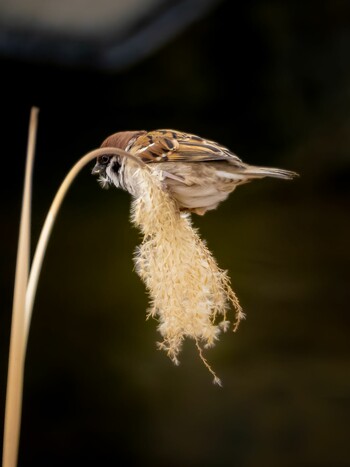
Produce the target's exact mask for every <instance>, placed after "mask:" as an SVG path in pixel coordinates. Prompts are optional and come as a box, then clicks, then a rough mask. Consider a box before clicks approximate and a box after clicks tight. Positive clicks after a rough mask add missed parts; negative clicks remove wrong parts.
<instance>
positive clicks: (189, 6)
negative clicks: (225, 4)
mask: <svg viewBox="0 0 350 467" xmlns="http://www.w3.org/2000/svg"><path fill="white" fill-rule="evenodd" d="M218 1H219V0H128V1H127V2H126V1H123V0H115V1H109V0H102V1H101V0H100V1H98V2H96V1H94V0H83V1H82V2H74V1H70V0H63V1H59V2H49V3H48V2H46V4H45V2H44V4H43V3H42V2H41V1H40V0H30V1H26V0H3V1H2V2H1V4H0V53H2V54H3V55H6V56H10V57H16V58H26V59H30V60H34V59H39V60H44V61H47V62H52V63H62V64H74V65H84V66H88V67H90V68H101V69H113V70H119V69H121V68H124V67H126V66H128V65H131V64H133V63H136V62H137V61H139V60H140V59H141V58H144V57H146V56H148V55H150V54H151V53H152V52H154V51H155V50H156V49H158V48H159V47H161V46H162V45H163V44H164V43H166V42H167V41H168V40H169V39H171V38H172V37H174V36H175V35H177V34H179V32H181V31H182V30H183V29H184V28H185V27H187V26H188V25H189V24H191V23H192V22H193V21H195V20H196V19H199V18H200V17H202V16H203V15H204V14H205V13H206V12H207V11H208V10H209V9H210V7H211V6H212V5H213V4H215V3H218ZM47 3H48V4H47Z"/></svg>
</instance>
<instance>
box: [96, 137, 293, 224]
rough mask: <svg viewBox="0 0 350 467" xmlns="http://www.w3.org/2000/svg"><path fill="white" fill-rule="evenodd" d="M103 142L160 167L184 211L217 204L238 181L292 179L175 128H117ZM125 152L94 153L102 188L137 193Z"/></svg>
mask: <svg viewBox="0 0 350 467" xmlns="http://www.w3.org/2000/svg"><path fill="white" fill-rule="evenodd" d="M101 147H102V148H103V147H112V148H119V149H123V150H124V151H126V152H129V153H130V154H133V155H134V156H137V157H139V158H140V159H141V160H142V161H143V162H145V163H146V164H151V165H152V168H154V169H155V170H158V171H161V173H162V178H163V180H164V183H165V185H166V187H167V189H168V190H169V193H170V194H171V195H172V196H173V198H175V200H176V201H177V202H178V205H179V208H180V210H182V211H189V212H194V213H196V214H199V215H203V214H205V213H206V212H207V211H210V210H212V209H215V208H217V206H218V205H219V204H220V203H221V202H222V201H224V200H225V199H226V198H227V197H228V196H229V194H230V193H231V192H232V191H233V190H234V189H235V188H236V186H238V185H242V184H243V183H247V182H250V181H251V180H254V179H257V178H264V177H275V178H282V179H292V178H294V177H295V176H297V175H298V174H297V173H295V172H291V171H289V170H283V169H275V168H269V167H256V166H253V165H248V164H245V163H244V162H243V161H242V160H241V159H239V158H238V157H237V156H236V155H235V154H234V153H233V152H231V151H230V150H229V149H228V148H226V147H225V146H222V145H221V144H219V143H216V142H215V141H210V140H208V139H205V138H201V137H200V136H196V135H192V134H189V133H183V132H181V131H176V130H154V131H150V132H147V131H121V132H118V133H114V134H113V135H111V136H109V137H108V138H106V139H105V140H104V141H103V143H102V144H101ZM135 170H137V169H136V168H135V164H133V163H132V162H131V161H130V160H129V159H128V158H127V157H123V156H117V155H102V156H100V157H98V159H97V162H96V165H95V167H94V168H93V170H92V173H93V174H96V175H99V182H100V183H101V185H102V187H104V188H107V187H109V186H110V185H115V186H116V187H117V188H122V189H124V190H126V191H128V192H129V193H131V194H132V195H135V194H136V193H135V190H136V188H135V183H133V180H132V176H133V173H134V172H133V171H135Z"/></svg>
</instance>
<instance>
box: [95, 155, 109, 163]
mask: <svg viewBox="0 0 350 467" xmlns="http://www.w3.org/2000/svg"><path fill="white" fill-rule="evenodd" d="M110 158H111V156H106V155H104V156H100V157H99V158H98V162H99V163H100V164H102V165H107V164H108V162H109V159H110Z"/></svg>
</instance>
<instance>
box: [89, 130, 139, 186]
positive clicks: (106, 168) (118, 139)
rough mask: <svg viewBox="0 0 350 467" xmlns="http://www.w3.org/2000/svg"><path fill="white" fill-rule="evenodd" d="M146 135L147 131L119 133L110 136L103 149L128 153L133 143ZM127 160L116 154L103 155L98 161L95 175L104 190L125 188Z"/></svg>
mask: <svg viewBox="0 0 350 467" xmlns="http://www.w3.org/2000/svg"><path fill="white" fill-rule="evenodd" d="M144 133H146V132H145V131H119V132H118V133H114V134H113V135H110V136H108V138H106V139H105V140H104V141H103V143H102V144H101V148H117V149H123V150H124V151H128V150H129V148H130V146H131V145H132V143H133V142H134V141H135V140H136V138H137V137H138V136H140V135H141V134H144ZM124 162H125V158H123V157H122V156H119V155H116V154H115V155H114V154H102V155H101V156H99V157H98V158H97V159H96V163H95V166H94V168H93V169H92V174H93V175H98V181H99V183H100V185H101V186H102V187H103V188H109V186H110V185H115V186H116V187H117V188H124V189H125V187H124V183H123V179H122V172H123V165H124Z"/></svg>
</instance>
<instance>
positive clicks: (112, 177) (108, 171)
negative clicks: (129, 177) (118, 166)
mask: <svg viewBox="0 0 350 467" xmlns="http://www.w3.org/2000/svg"><path fill="white" fill-rule="evenodd" d="M106 174H107V175H108V177H109V179H110V180H111V181H112V183H113V184H114V185H115V186H116V187H117V188H119V187H120V179H119V174H118V173H116V172H115V171H114V170H112V168H111V167H110V166H108V167H107V169H106Z"/></svg>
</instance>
